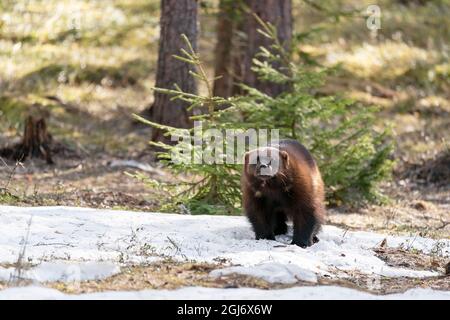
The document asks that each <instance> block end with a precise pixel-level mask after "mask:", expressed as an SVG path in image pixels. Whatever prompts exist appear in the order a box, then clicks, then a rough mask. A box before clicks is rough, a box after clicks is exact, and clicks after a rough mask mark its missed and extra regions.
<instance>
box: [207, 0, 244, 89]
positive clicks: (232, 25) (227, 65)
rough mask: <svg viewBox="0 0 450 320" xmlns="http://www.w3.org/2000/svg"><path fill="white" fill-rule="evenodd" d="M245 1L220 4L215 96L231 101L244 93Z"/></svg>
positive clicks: (225, 1)
mask: <svg viewBox="0 0 450 320" xmlns="http://www.w3.org/2000/svg"><path fill="white" fill-rule="evenodd" d="M242 4H243V2H242V0H220V3H219V16H218V18H217V19H218V21H217V28H216V30H217V43H216V48H215V70H214V75H215V77H216V80H215V81H214V95H215V96H220V97H224V98H228V97H230V96H232V95H235V94H240V93H242V92H241V90H240V87H239V86H238V84H239V83H241V82H242V57H243V54H244V50H243V49H242V48H243V47H242V42H245V39H242V33H243V14H244V12H243V10H242Z"/></svg>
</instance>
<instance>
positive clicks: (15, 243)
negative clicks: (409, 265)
mask: <svg viewBox="0 0 450 320" xmlns="http://www.w3.org/2000/svg"><path fill="white" fill-rule="evenodd" d="M291 232H292V231H291ZM27 234H28V237H27ZM319 238H320V242H319V243H317V244H315V245H313V246H312V247H310V248H307V249H302V248H300V247H297V246H292V245H289V242H290V240H291V236H289V235H284V236H280V237H278V238H277V240H278V241H268V240H259V241H256V240H254V234H253V231H252V230H251V228H250V225H249V223H248V222H247V220H246V218H245V217H235V216H234V217H230V216H211V215H204V216H190V215H176V214H161V213H145V212H127V211H114V210H97V209H86V208H71V207H35V208H24V207H11V206H0V267H2V266H4V267H3V268H0V280H2V279H3V280H5V279H7V278H10V277H11V273H12V272H13V271H14V270H12V269H11V266H10V265H11V264H14V263H16V262H17V260H18V257H19V256H20V253H21V252H22V251H23V250H25V255H24V257H23V261H25V262H27V263H28V264H30V265H32V266H33V267H32V269H30V270H29V271H24V275H25V276H27V277H30V278H31V279H34V280H36V281H38V282H42V281H54V280H60V281H64V280H67V281H70V279H72V277H73V274H74V270H75V274H76V275H77V276H78V277H79V279H80V280H87V279H99V278H101V277H107V276H110V275H112V274H115V273H117V272H119V270H120V269H119V267H120V266H121V265H123V264H130V263H133V264H138V263H148V262H152V261H155V260H157V259H161V258H164V257H172V258H175V259H179V260H194V261H199V262H215V261H227V263H228V264H229V265H230V266H229V267H225V268H222V269H220V270H215V271H213V272H212V273H211V276H214V277H219V276H226V275H228V274H230V273H240V274H245V275H252V276H256V277H260V278H262V279H265V280H267V281H270V282H277V283H295V282H296V281H297V280H304V281H309V282H316V281H317V278H318V277H321V276H327V277H331V278H339V277H349V276H350V275H351V273H352V272H358V273H363V274H367V275H370V276H371V277H378V276H388V277H415V278H421V277H430V276H439V275H440V274H439V273H438V272H435V271H419V270H411V269H406V268H397V267H391V266H388V265H387V264H386V263H385V262H384V261H382V260H381V259H379V258H377V257H376V255H375V252H374V251H373V248H374V247H377V246H378V245H379V244H380V243H381V242H382V241H383V239H386V241H387V246H388V247H398V246H402V247H404V248H407V249H415V250H421V251H423V252H425V253H431V252H432V253H433V254H437V255H441V256H445V257H449V256H450V240H449V239H444V240H433V239H427V238H422V237H415V236H414V237H399V236H388V235H382V234H377V233H371V232H352V231H346V230H343V229H340V228H337V227H333V226H325V227H324V228H323V231H322V232H321V233H320V234H319ZM27 272H28V273H27ZM297 289H298V290H300V289H301V288H297ZM24 290H25V289H24ZM27 290H28V289H27ZM30 290H32V289H30ZM39 290H42V289H39ZM238 290H244V289H238ZM304 290H306V289H304ZM308 290H310V289H308ZM311 290H313V291H314V290H317V289H311ZM39 292H41V291H39ZM158 292H161V291H158ZM180 292H183V291H180ZM202 292H203V291H202ZM226 292H228V291H226ZM245 292H247V291H245ZM248 292H253V291H248ZM255 292H256V291H255ZM302 292H303V291H302ZM304 292H305V294H306V295H308V294H309V293H308V292H309V291H304ZM314 292H316V291H314ZM23 294H27V293H26V292H23ZM124 294H125V293H124ZM127 294H129V295H130V296H132V295H137V293H127ZM149 294H150V293H149ZM154 294H156V293H151V294H150V296H152V295H154ZM171 294H172V293H171ZM245 294H246V293H244V292H243V295H244V296H245ZM253 294H256V293H252V295H253ZM317 294H319V293H317ZM330 294H331V293H330ZM439 294H440V293H439ZM99 297H100V296H99Z"/></svg>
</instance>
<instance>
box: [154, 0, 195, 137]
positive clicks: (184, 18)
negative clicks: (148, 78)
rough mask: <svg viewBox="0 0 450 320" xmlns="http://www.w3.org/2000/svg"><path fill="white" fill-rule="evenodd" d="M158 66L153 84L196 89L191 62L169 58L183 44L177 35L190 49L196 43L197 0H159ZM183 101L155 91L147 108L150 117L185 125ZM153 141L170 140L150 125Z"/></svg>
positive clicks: (184, 46) (187, 116)
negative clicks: (184, 38) (189, 43)
mask: <svg viewBox="0 0 450 320" xmlns="http://www.w3.org/2000/svg"><path fill="white" fill-rule="evenodd" d="M160 28H161V32H160V39H159V53H158V66H157V72H156V85H155V86H156V87H157V88H167V89H173V88H174V85H175V84H177V85H178V86H180V88H181V90H183V91H185V92H190V93H196V92H197V86H196V83H195V80H194V78H193V77H192V76H191V75H190V74H189V70H192V66H191V65H189V64H187V63H186V62H183V61H180V60H177V59H175V58H173V55H174V54H179V53H180V49H181V48H185V49H186V45H185V43H184V42H183V40H182V39H181V34H183V33H184V34H185V35H186V36H187V37H188V39H189V41H190V42H191V44H192V46H193V48H194V50H196V47H197V1H196V0H162V1H161V20H160ZM187 106H188V105H187V103H185V102H183V101H180V100H171V97H170V96H168V95H166V94H161V93H158V92H155V96H154V102H153V105H152V106H151V107H150V109H149V117H150V120H152V121H154V122H157V123H160V124H164V125H168V126H172V127H177V128H189V127H190V126H191V121H190V120H189V115H190V113H189V112H188V111H187V110H186V108H187ZM152 140H153V141H164V142H166V143H168V142H170V140H169V138H168V137H164V136H163V132H161V131H160V130H157V129H156V128H154V131H153V134H152Z"/></svg>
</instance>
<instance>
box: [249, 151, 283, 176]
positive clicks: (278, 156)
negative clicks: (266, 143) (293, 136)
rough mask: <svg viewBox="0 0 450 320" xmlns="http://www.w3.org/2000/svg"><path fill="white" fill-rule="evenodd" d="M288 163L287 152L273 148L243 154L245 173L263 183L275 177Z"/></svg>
mask: <svg viewBox="0 0 450 320" xmlns="http://www.w3.org/2000/svg"><path fill="white" fill-rule="evenodd" d="M288 163H289V156H288V154H287V152H285V151H280V150H279V149H277V148H273V147H265V148H258V149H254V150H251V151H249V152H247V153H246V154H245V170H246V173H247V174H248V175H250V176H253V177H254V178H256V179H259V180H263V181H265V180H269V179H271V178H274V177H276V176H277V174H278V173H279V172H280V171H281V170H284V169H286V168H287V166H288Z"/></svg>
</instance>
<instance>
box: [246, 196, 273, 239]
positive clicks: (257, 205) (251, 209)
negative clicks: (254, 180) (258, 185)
mask: <svg viewBox="0 0 450 320" xmlns="http://www.w3.org/2000/svg"><path fill="white" fill-rule="evenodd" d="M244 208H245V213H246V215H247V217H248V219H249V221H250V223H251V224H252V227H253V231H254V232H255V237H256V240H259V239H267V240H275V234H274V223H275V219H274V214H273V212H272V210H271V208H270V206H268V205H267V204H265V203H264V199H261V198H259V199H258V201H250V202H248V203H245V204H244Z"/></svg>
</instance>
